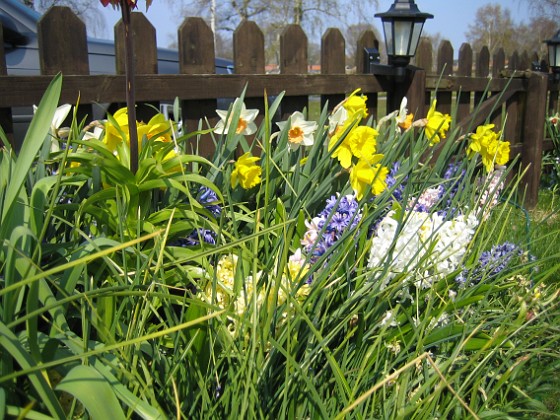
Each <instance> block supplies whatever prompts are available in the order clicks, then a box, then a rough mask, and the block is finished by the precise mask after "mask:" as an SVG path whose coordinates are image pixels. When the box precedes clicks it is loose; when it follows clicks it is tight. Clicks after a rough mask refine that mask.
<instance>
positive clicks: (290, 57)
mask: <svg viewBox="0 0 560 420" xmlns="http://www.w3.org/2000/svg"><path fill="white" fill-rule="evenodd" d="M131 24H132V32H133V39H134V57H135V64H136V66H135V67H136V72H137V76H136V78H137V79H136V80H137V82H136V83H137V92H136V99H137V101H138V102H149V103H151V104H155V105H157V104H158V103H159V102H160V101H170V100H173V99H175V98H177V97H178V98H180V100H181V101H182V110H183V120H184V121H185V123H186V126H187V129H192V128H194V127H197V126H198V124H199V121H200V119H201V118H208V120H209V122H210V124H214V123H215V122H216V113H215V110H216V108H217V99H218V98H235V97H237V96H239V95H240V94H241V92H242V90H243V89H244V88H245V87H247V91H246V98H247V99H246V102H247V105H248V106H249V107H251V108H253V107H257V108H261V109H262V107H263V96H264V94H265V92H266V94H267V95H277V94H279V93H280V92H282V91H284V92H285V98H284V100H283V102H282V106H281V114H282V115H283V116H286V115H289V114H290V113H291V112H293V111H295V110H301V109H303V108H304V107H307V106H308V105H309V97H310V96H311V95H314V96H315V95H319V96H320V97H321V102H322V103H323V104H324V103H327V100H328V103H329V106H330V107H333V106H334V105H335V104H336V103H338V102H339V101H340V100H341V99H342V98H344V95H345V94H348V93H349V92H352V91H353V90H355V89H356V88H361V89H362V91H363V92H364V93H365V94H367V95H368V107H369V111H370V113H371V114H372V115H374V116H378V117H379V116H380V115H378V114H379V112H381V111H380V110H387V112H389V111H391V110H393V109H396V108H398V105H399V103H400V101H401V98H402V96H403V95H406V96H407V98H408V103H409V106H408V107H409V109H410V111H412V112H414V113H415V115H417V116H425V115H426V112H427V110H428V107H429V106H430V104H431V101H432V100H433V99H437V101H438V110H440V111H442V112H447V113H452V112H454V111H455V110H456V115H455V121H456V125H457V126H458V127H459V128H460V129H461V130H462V131H463V132H465V133H466V132H468V131H470V130H474V129H475V127H476V125H478V124H480V123H483V122H485V121H491V122H494V123H496V125H497V126H499V127H503V130H504V137H505V138H506V139H507V140H509V141H510V142H511V144H512V151H513V154H521V163H522V167H523V168H524V169H526V170H527V173H526V176H525V177H524V179H523V183H524V185H525V187H526V194H527V195H526V205H527V206H529V207H530V206H534V205H535V203H536V200H537V194H538V188H539V182H540V176H541V161H542V153H543V150H544V149H546V148H548V147H550V146H549V144H550V142H549V141H547V140H546V139H545V133H544V120H545V117H546V115H547V114H551V113H553V112H555V111H556V110H557V108H558V92H559V89H558V85H559V84H558V82H557V81H554V80H552V79H550V80H549V77H548V75H546V74H543V73H539V72H533V71H531V70H530V68H531V63H532V62H534V61H539V57H538V56H536V55H529V54H527V53H525V52H524V53H521V54H519V53H517V52H515V53H514V54H512V56H511V57H509V58H508V59H507V60H506V56H505V53H504V51H503V49H500V50H498V51H497V52H496V53H495V54H493V56H492V57H490V53H489V51H488V48H486V47H484V48H483V49H482V50H481V51H479V52H477V53H476V54H475V53H474V52H473V50H472V48H471V46H470V45H469V44H463V45H462V46H461V47H460V49H459V54H458V57H459V58H458V61H457V62H456V63H455V62H454V59H453V57H454V51H453V47H452V45H451V44H450V43H449V42H448V41H444V42H442V43H441V44H440V46H439V48H438V51H437V58H436V60H435V63H434V62H433V61H434V59H433V56H434V54H433V46H432V45H431V44H430V43H429V42H428V41H427V40H425V39H424V40H422V41H421V44H420V46H419V48H418V52H417V55H416V58H415V61H414V63H413V64H414V65H413V66H409V67H408V68H407V70H406V74H405V76H404V77H403V78H400V79H396V78H395V77H391V76H381V75H372V74H364V73H363V67H364V66H363V59H364V48H373V47H376V48H378V46H379V42H378V41H377V40H376V39H375V36H374V34H373V32H372V31H365V32H364V33H363V34H362V35H361V37H360V38H359V40H358V46H357V51H358V54H357V57H356V72H355V73H354V74H346V69H345V59H344V57H345V40H344V37H343V36H342V33H341V32H340V30H339V29H335V28H331V29H329V30H327V31H326V33H325V34H324V36H323V37H322V40H321V73H320V74H308V71H307V69H308V65H307V62H308V60H307V44H308V41H307V36H306V34H305V33H304V32H303V30H302V29H301V27H299V26H297V25H289V26H287V27H286V28H285V29H284V31H283V32H282V34H281V37H280V56H279V58H280V63H279V64H280V74H265V54H264V48H265V46H264V35H263V33H262V31H261V30H260V28H259V27H258V26H257V25H256V24H255V23H254V22H250V21H244V22H243V23H241V24H240V26H239V27H238V28H237V29H236V31H235V32H234V36H233V54H234V59H233V63H234V73H235V74H231V75H216V74H214V72H215V48H214V41H213V39H214V38H213V34H212V32H211V30H210V28H209V27H208V25H207V24H206V23H205V22H204V20H202V19H201V18H197V17H189V18H186V19H185V20H184V22H183V24H182V25H181V26H180V27H179V29H178V60H179V74H173V75H170V74H165V75H159V74H158V63H157V45H156V31H155V29H154V27H153V26H152V25H151V24H150V22H149V21H148V20H147V19H146V18H145V16H144V15H143V14H142V13H139V12H135V13H133V14H132V21H131ZM37 29H38V42H39V57H40V65H41V74H42V75H41V76H14V75H7V72H6V65H5V56H4V51H3V48H1V47H3V42H0V124H1V125H2V127H3V129H4V131H6V132H7V133H8V135H11V134H12V133H13V128H12V127H13V125H12V118H11V113H12V108H13V107H20V106H30V105H32V104H37V103H38V101H39V100H40V98H41V96H42V94H43V92H44V90H45V89H46V87H47V85H48V83H49V82H50V80H51V78H52V75H53V74H56V73H58V72H59V71H61V72H62V73H63V75H64V82H63V91H62V97H61V102H62V103H64V102H68V103H75V102H76V101H77V98H78V95H79V98H80V104H81V108H80V113H81V114H82V115H85V114H88V115H90V116H91V115H92V104H96V103H97V104H99V103H101V104H111V103H113V104H114V103H123V102H124V100H125V82H124V76H123V73H124V64H123V63H124V45H123V40H124V37H122V36H120V34H121V32H122V31H123V27H122V22H119V23H118V24H117V25H116V26H115V60H116V61H115V62H116V65H115V68H116V74H112V75H90V72H89V64H88V46H87V38H86V36H85V33H86V30H85V25H84V24H83V22H82V21H81V20H80V19H78V18H77V17H76V16H75V15H74V14H73V13H72V12H71V11H70V9H68V8H66V7H59V6H56V7H52V8H51V9H49V11H47V13H45V15H43V17H42V18H41V20H40V21H39V23H38V28H37ZM1 36H2V35H1V31H0V37H1ZM0 41H1V40H0ZM380 94H381V95H380ZM384 100H386V103H385V104H383V103H382V101H384ZM146 109H147V110H149V109H150V108H146ZM145 112H149V111H145ZM140 115H141V114H140ZM16 140H17V139H16ZM16 146H17V145H16ZM206 152H208V150H207V151H206Z"/></svg>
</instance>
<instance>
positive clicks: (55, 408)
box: [0, 322, 66, 419]
mask: <svg viewBox="0 0 560 420" xmlns="http://www.w3.org/2000/svg"><path fill="white" fill-rule="evenodd" d="M0 348H2V353H3V355H2V357H3V358H5V357H8V356H10V357H12V358H13V359H14V360H15V361H16V362H17V363H18V365H19V368H20V370H21V371H22V372H25V371H26V370H27V369H29V368H34V367H36V366H37V363H36V361H35V360H33V358H32V357H31V355H30V354H29V353H28V352H27V351H26V350H25V348H24V347H23V346H22V344H21V343H20V342H19V340H18V338H17V337H16V336H15V335H14V333H13V332H12V331H10V329H9V328H8V327H6V325H4V323H1V322H0ZM26 376H27V379H28V380H29V381H30V382H31V384H32V386H33V388H35V391H36V392H37V395H38V396H39V398H40V399H41V400H42V401H43V404H44V405H45V406H46V407H47V409H48V410H49V412H50V413H51V415H52V416H53V417H55V418H60V419H62V418H65V417H66V415H65V414H64V411H63V410H62V407H61V406H60V403H59V402H58V399H57V398H56V395H55V393H54V391H53V390H52V388H51V387H50V386H49V384H48V383H47V381H46V379H45V377H44V376H43V374H42V372H40V371H37V370H36V371H34V372H30V373H29V374H27V375H26ZM1 379H2V378H0V380H1Z"/></svg>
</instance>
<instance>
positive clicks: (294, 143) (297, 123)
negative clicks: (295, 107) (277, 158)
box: [276, 111, 317, 150]
mask: <svg viewBox="0 0 560 420" xmlns="http://www.w3.org/2000/svg"><path fill="white" fill-rule="evenodd" d="M288 123H289V124H290V129H289V131H288V146H289V147H290V150H296V149H297V148H298V147H299V146H300V145H301V144H303V145H304V146H312V145H313V142H314V141H315V139H314V138H313V136H314V134H315V131H316V130H317V123H316V122H315V121H306V120H305V117H304V116H303V114H302V113H301V112H299V111H296V112H294V113H293V114H292V115H291V116H290V118H289V119H288V121H281V122H277V123H276V125H277V126H278V127H279V128H280V130H284V128H286V126H287V124H288Z"/></svg>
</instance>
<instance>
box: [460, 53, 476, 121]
mask: <svg viewBox="0 0 560 420" xmlns="http://www.w3.org/2000/svg"><path fill="white" fill-rule="evenodd" d="M472 67H473V52H472V48H471V46H470V44H466V43H464V44H463V45H461V48H460V49H459V67H458V69H457V75H458V76H464V77H470V76H471V74H472ZM457 103H458V105H457V118H458V119H459V120H462V119H463V118H465V117H466V116H467V115H469V114H470V112H471V92H469V91H465V90H464V89H463V87H462V86H461V92H460V93H459V94H458V96H457Z"/></svg>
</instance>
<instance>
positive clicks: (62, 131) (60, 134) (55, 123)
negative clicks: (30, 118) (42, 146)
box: [33, 104, 72, 152]
mask: <svg viewBox="0 0 560 420" xmlns="http://www.w3.org/2000/svg"><path fill="white" fill-rule="evenodd" d="M71 109H72V105H70V104H64V105H60V106H59V107H58V108H56V110H55V111H54V116H53V119H52V121H51V134H52V136H53V137H54V139H53V140H52V142H51V152H58V151H59V150H60V145H59V144H58V140H57V139H63V138H66V137H68V134H69V133H70V128H68V127H63V128H60V126H61V125H62V123H63V122H64V120H65V119H66V117H67V116H68V114H69V113H70V110H71ZM36 112H37V106H36V105H33V114H35V113H36Z"/></svg>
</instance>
